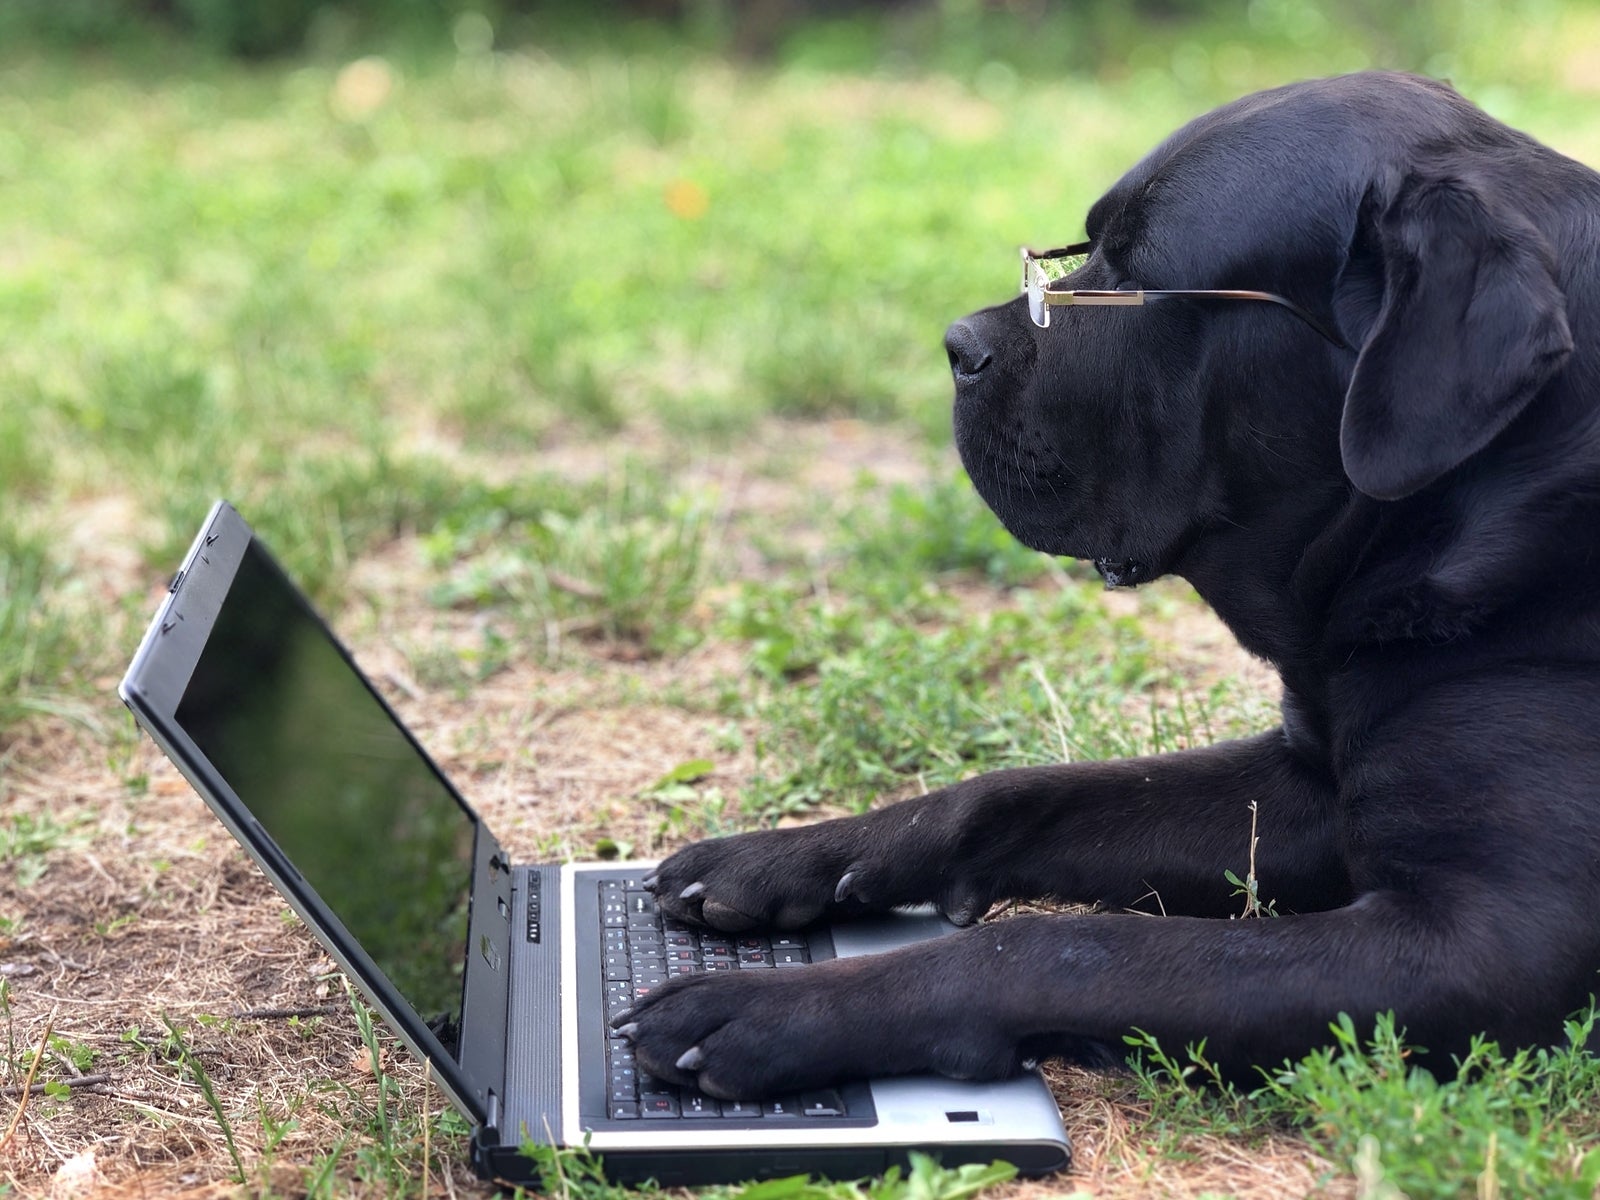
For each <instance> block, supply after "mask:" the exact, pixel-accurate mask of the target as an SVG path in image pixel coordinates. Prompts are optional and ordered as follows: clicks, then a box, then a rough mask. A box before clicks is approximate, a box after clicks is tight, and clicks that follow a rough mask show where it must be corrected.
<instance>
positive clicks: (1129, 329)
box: [946, 74, 1596, 583]
mask: <svg viewBox="0 0 1600 1200" xmlns="http://www.w3.org/2000/svg"><path fill="white" fill-rule="evenodd" d="M1580 185H1581V186H1580ZM1574 189H1576V190H1577V191H1579V192H1583V193H1585V194H1586V196H1587V198H1586V199H1585V200H1583V201H1582V203H1584V204H1587V205H1589V206H1591V209H1592V207H1593V205H1594V204H1595V199H1596V192H1595V181H1594V176H1593V175H1592V173H1590V172H1587V171H1586V170H1585V169H1584V168H1581V167H1579V166H1578V165H1577V164H1575V163H1571V162H1570V161H1568V160H1566V159H1563V158H1561V157H1560V156H1559V155H1556V154H1554V153H1553V152H1551V151H1549V150H1546V149H1545V148H1544V147H1542V146H1539V145H1538V144H1537V143H1535V142H1533V141H1532V140H1531V139H1528V138H1526V137H1525V136H1523V135H1521V134H1519V133H1516V132H1515V131H1513V130H1510V129H1508V128H1506V127H1505V126H1503V125H1501V124H1499V123H1498V122H1495V121H1493V120H1492V119H1490V118H1489V117H1487V116H1486V115H1484V114H1483V113H1482V112H1480V111H1479V110H1477V109H1476V108H1474V107H1472V106H1471V105H1470V104H1468V103H1467V102H1466V101H1464V100H1462V99H1461V98H1460V97H1459V96H1457V95H1456V94H1455V93H1454V92H1453V91H1451V90H1450V89H1449V88H1447V87H1445V86H1443V85H1441V84H1437V83H1433V82H1430V81H1427V80H1422V79H1418V78H1414V77H1409V76H1401V75H1387V74H1365V75H1355V76H1346V77H1342V78H1337V79H1330V80H1320V81H1315V82H1311V83H1304V84H1296V85H1292V86H1289V87H1285V88H1280V89H1277V90H1274V91H1270V92H1263V93H1260V94H1258V95H1254V96H1249V97H1246V98H1245V99H1243V100H1240V101H1238V102H1236V103H1234V104H1231V105H1228V106H1226V107H1224V108H1221V109H1218V110H1216V111H1215V112H1212V113H1209V114H1207V115H1206V116H1203V117H1201V118H1199V119H1198V120H1196V121H1194V122H1192V123H1190V124H1189V125H1187V126H1185V127H1184V128H1183V129H1180V130H1179V131H1178V132H1177V133H1175V134H1174V135H1173V136H1172V137H1170V138H1169V139H1167V141H1166V142H1164V143H1163V144H1162V145H1160V146H1159V147H1157V148H1156V149H1155V150H1154V151H1153V152H1152V153H1151V154H1150V155H1149V156H1148V157H1146V158H1145V159H1144V160H1143V161H1142V162H1140V163H1139V164H1138V165H1137V166H1135V167H1134V168H1133V169H1132V170H1131V171H1129V172H1128V174H1127V175H1126V176H1124V177H1123V178H1122V179H1121V180H1120V181H1119V182H1118V183H1117V184H1116V185H1115V186H1114V187H1113V188H1112V189H1111V190H1110V191H1108V192H1107V193H1106V194H1105V195H1104V196H1102V197H1101V198H1100V200H1099V201H1097V202H1096V203H1095V204H1094V206H1093V207H1092V208H1091V209H1090V211H1089V213H1088V217H1087V221H1086V234H1087V237H1088V240H1089V241H1090V242H1091V243H1092V245H1093V250H1092V253H1091V254H1090V257H1089V258H1088V260H1087V262H1085V263H1084V265H1083V266H1082V267H1080V268H1079V269H1078V270H1077V271H1076V272H1075V273H1074V274H1073V275H1071V276H1070V277H1069V278H1068V280H1067V281H1065V283H1063V284H1061V285H1052V286H1065V287H1071V288H1083V289H1253V290H1258V291H1267V292H1272V293H1277V294H1279V295H1282V296H1284V297H1286V298H1288V299H1290V300H1292V301H1293V302H1294V303H1295V304H1296V305H1298V306H1299V307H1300V308H1302V309H1304V310H1305V311H1306V312H1307V313H1308V314H1310V315H1312V316H1313V317H1314V318H1315V319H1316V323H1318V324H1321V325H1323V326H1325V327H1326V328H1327V329H1328V330H1329V331H1331V332H1333V333H1334V334H1335V335H1336V337H1335V338H1330V337H1325V336H1323V335H1322V334H1319V333H1318V332H1317V331H1316V329H1315V328H1314V327H1313V324H1312V323H1308V322H1306V321H1304V320H1301V319H1299V318H1298V317H1296V315H1295V314H1294V313H1293V312H1292V311H1290V310H1288V309H1286V308H1283V307H1281V306H1279V305H1276V304H1271V303H1261V302H1251V301H1222V300H1207V299H1194V300H1170V301H1165V302H1162V303H1159V304H1158V303H1148V304H1145V305H1143V306H1126V307H1124V306H1117V307H1062V308H1055V309H1053V310H1051V311H1052V313H1053V316H1052V319H1051V321H1050V324H1049V327H1048V328H1039V327H1037V326H1036V325H1035V324H1034V323H1033V321H1032V320H1031V319H1030V316H1029V312H1028V307H1027V304H1026V302H1025V300H1024V299H1022V298H1019V299H1017V300H1014V301H1012V302H1011V303H1008V304H1003V305H1000V306H998V307H995V308H991V309H986V310H984V311H982V312H978V313H975V314H973V315H972V316H970V317H967V318H965V319H964V320H962V321H959V322H957V323H956V324H955V325H953V326H952V327H951V329H950V331H949V333H948V335H947V337H946V349H947V350H948V353H949V356H950V363H951V367H952V370H953V371H954V373H955V379H956V404H955V429H956V440H957V445H958V447H959V449H960V452H961V457H962V461H963V462H964V464H965V465H966V468H967V471H968V473H969V474H970V475H971V477H972V480H973V482H974V484H975V485H976V486H977V488H978V491H979V492H980V493H981V494H982V496H983V497H984V499H985V500H986V501H987V502H988V503H989V505H990V507H992V508H993V509H994V511H995V512H996V514H998V515H999V517H1000V518H1001V520H1002V521H1003V522H1004V523H1005V524H1006V526H1007V527H1008V528H1009V529H1010V530H1011V531H1012V533H1013V534H1015V535H1016V536H1017V537H1018V538H1019V539H1020V540H1022V541H1023V542H1024V543H1026V544H1028V545H1030V546H1032V547H1034V548H1036V549H1039V550H1044V551H1047V552H1049V553H1053V554H1062V555H1070V556H1072V557H1076V558H1086V559H1093V560H1097V562H1098V564H1099V565H1100V567H1101V570H1102V572H1103V573H1105V574H1106V575H1107V578H1108V580H1109V581H1111V582H1118V583H1137V582H1142V581H1144V580H1145V579H1149V578H1153V577H1154V576H1156V575H1159V574H1164V573H1166V572H1168V571H1174V570H1177V571H1184V568H1185V563H1186V560H1187V558H1188V557H1189V556H1190V555H1191V554H1192V553H1193V552H1194V550H1195V548H1196V547H1198V546H1201V545H1203V543H1204V542H1205V541H1206V540H1207V538H1208V537H1209V536H1211V535H1213V534H1215V533H1217V532H1219V531H1225V530H1227V529H1230V528H1239V527H1242V526H1248V525H1249V524H1250V523H1252V522H1253V521H1255V520H1257V519H1258V518H1259V517H1260V515H1261V514H1262V513H1263V512H1264V511H1267V510H1292V511H1302V510H1303V511H1305V512H1306V513H1307V514H1311V513H1313V512H1315V513H1319V514H1321V515H1318V516H1311V515H1308V516H1307V518H1306V520H1307V522H1308V525H1307V528H1306V530H1304V531H1301V532H1300V533H1298V534H1295V535H1293V537H1291V538H1290V539H1289V540H1291V541H1292V540H1295V538H1298V540H1299V545H1298V546H1297V547H1288V546H1286V547H1282V548H1280V551H1279V552H1281V553H1282V554H1285V555H1290V554H1293V553H1297V552H1298V550H1300V549H1303V547H1304V545H1305V542H1306V540H1308V539H1309V538H1310V537H1312V536H1314V529H1312V526H1314V525H1315V524H1316V522H1318V521H1324V522H1325V520H1326V517H1327V513H1328V512H1330V511H1332V510H1333V509H1334V508H1335V507H1337V506H1338V505H1340V504H1343V503H1346V502H1347V501H1348V499H1349V498H1350V497H1361V496H1364V497H1367V498H1370V500H1372V501H1385V502H1387V501H1400V500H1404V499H1405V498H1407V497H1412V496H1414V495H1417V494H1419V493H1423V492H1425V491H1427V490H1428V489H1430V488H1433V487H1439V486H1445V485H1446V484H1447V483H1448V481H1449V480H1450V479H1451V478H1452V477H1453V476H1458V475H1459V474H1460V473H1461V470H1462V468H1463V464H1466V463H1468V462H1469V461H1470V460H1472V459H1473V458H1474V456H1475V455H1478V454H1479V452H1480V451H1482V450H1483V449H1484V447H1485V446H1487V445H1489V444H1490V443H1491V442H1494V441H1495V440H1496V439H1497V438H1500V437H1501V435H1502V434H1503V432H1504V431H1505V430H1506V429H1507V427H1508V426H1509V425H1511V424H1512V423H1513V422H1515V421H1516V420H1517V418H1518V416H1519V414H1521V413H1522V412H1523V411H1524V410H1525V409H1527V408H1528V406H1529V405H1530V402H1531V401H1532V400H1533V399H1534V398H1535V397H1536V396H1538V395H1540V393H1541V391H1543V390H1545V389H1546V388H1547V386H1548V385H1549V384H1550V383H1551V381H1552V380H1553V379H1556V378H1558V377H1559V376H1560V375H1561V373H1562V372H1563V370H1564V368H1565V364H1566V361H1567V359H1568V357H1569V355H1570V354H1571V351H1572V345H1573V342H1572V335H1571V331H1570V329H1569V325H1568V309H1567V298H1566V296H1565V294H1564V282H1565V281H1564V279H1563V273H1562V272H1563V268H1562V263H1561V256H1562V254H1563V253H1566V252H1571V251H1572V250H1573V249H1574V248H1573V247H1570V246H1563V245H1561V244H1559V243H1560V241H1561V237H1560V235H1559V234H1555V235H1553V234H1551V233H1550V231H1551V230H1552V229H1560V228H1563V227H1564V226H1563V221H1564V220H1565V216H1564V209H1563V206H1564V205H1571V204H1573V203H1574V201H1573V199H1572V197H1573V193H1574ZM1567 224H1569V225H1570V222H1568V223H1567ZM1553 243H1554V244H1553ZM1577 253H1579V254H1581V255H1583V256H1584V257H1585V258H1586V259H1587V261H1588V263H1589V268H1588V269H1589V270H1590V272H1591V273H1592V272H1593V269H1594V268H1593V261H1594V260H1593V252H1592V250H1578V251H1577ZM1338 341H1342V342H1344V343H1345V345H1344V346H1340V345H1339V344H1337V343H1338ZM1264 552H1267V551H1265V550H1264ZM1185 573H1187V572H1185Z"/></svg>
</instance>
